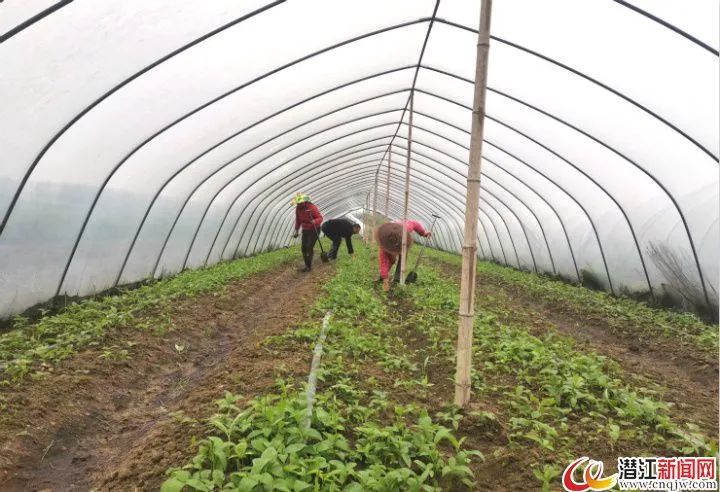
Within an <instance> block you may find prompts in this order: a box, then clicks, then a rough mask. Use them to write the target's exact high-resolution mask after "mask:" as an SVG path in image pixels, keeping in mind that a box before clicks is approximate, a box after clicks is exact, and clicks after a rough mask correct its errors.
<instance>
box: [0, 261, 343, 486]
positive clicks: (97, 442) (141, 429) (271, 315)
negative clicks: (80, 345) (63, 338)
mask: <svg viewBox="0 0 720 492" xmlns="http://www.w3.org/2000/svg"><path fill="white" fill-rule="evenodd" d="M296 268H297V267H296V265H291V264H285V265H283V266H282V267H280V268H279V269H277V270H274V271H270V272H266V273H263V274H258V275H255V276H252V277H249V278H246V279H243V280H242V281H238V282H236V283H232V284H230V285H229V286H228V288H227V290H226V291H225V292H224V293H214V294H208V295H203V296H199V297H195V298H192V299H186V300H183V301H180V302H178V303H176V304H175V305H174V306H173V307H172V308H171V314H170V327H171V328H170V330H168V331H167V332H166V333H164V334H159V333H153V332H152V331H139V330H137V329H135V328H132V327H128V328H124V329H120V330H115V331H113V332H112V333H109V334H108V336H107V338H106V339H105V340H103V341H102V343H101V345H102V347H110V346H118V347H129V348H128V350H129V357H128V358H127V360H115V361H113V360H111V359H107V358H105V359H103V358H101V357H100V355H101V354H102V352H103V349H102V347H93V348H91V349H88V350H85V351H83V352H81V353H78V354H76V355H75V356H73V357H71V358H70V359H68V360H66V361H64V362H63V363H61V364H60V365H59V366H57V367H55V368H53V372H52V373H51V374H50V375H49V376H47V377H44V378H43V379H41V380H37V381H25V382H23V383H22V384H21V385H18V386H11V387H4V388H2V389H1V390H0V395H1V396H2V397H3V398H4V399H5V401H6V402H7V404H8V407H7V409H6V411H5V412H4V413H3V415H0V490H2V491H16V490H17V491H20V490H22V491H31V490H41V491H74V490H91V489H92V490H113V491H125V490H127V491H134V490H157V489H158V487H159V485H160V484H161V483H162V481H163V480H164V478H165V471H166V470H167V468H168V467H170V466H173V465H177V464H178V463H185V462H187V461H188V460H189V459H190V458H191V457H192V456H194V454H195V453H196V446H195V444H194V443H195V440H196V439H198V438H200V437H201V436H203V435H204V433H205V431H206V427H205V424H204V423H203V421H202V420H201V419H203V418H206V417H207V416H208V415H211V414H212V413H214V410H215V406H214V401H216V400H217V399H218V398H221V397H222V396H223V394H224V392H225V391H230V392H232V393H239V394H242V395H243V396H245V397H247V398H248V399H249V398H252V397H254V396H257V395H261V394H265V393H268V392H270V391H271V390H272V389H273V387H274V381H275V379H276V377H277V376H279V375H281V374H282V375H284V376H289V375H296V376H297V377H300V378H303V377H305V376H306V374H307V370H308V368H309V363H310V358H311V353H310V351H309V350H300V349H298V350H297V351H292V350H293V349H288V351H283V349H270V348H267V347H265V346H263V345H261V344H260V342H261V341H262V340H264V339H265V338H266V337H268V336H272V335H279V334H282V333H284V332H285V331H286V330H288V329H289V328H290V327H291V326H292V325H293V324H294V323H296V322H298V321H299V320H301V319H304V318H307V312H308V310H309V307H310V306H311V305H312V303H313V300H314V298H315V296H316V295H317V294H318V292H319V289H320V288H321V286H322V283H323V280H324V279H326V278H327V277H328V276H329V275H330V274H331V273H332V271H333V268H332V267H330V266H327V265H322V264H321V263H320V262H318V265H317V268H316V269H315V270H314V271H313V272H312V273H311V274H303V273H299V272H297V270H296ZM128 342H130V345H131V346H129V344H128Z"/></svg>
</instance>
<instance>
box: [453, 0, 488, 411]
mask: <svg viewBox="0 0 720 492" xmlns="http://www.w3.org/2000/svg"><path fill="white" fill-rule="evenodd" d="M491 10H492V0H482V6H481V9H480V28H479V31H478V41H477V55H476V60H475V96H474V102H473V112H472V130H471V133H470V162H469V163H468V177H467V191H466V196H465V230H464V239H463V249H462V257H463V260H462V273H461V277H460V309H459V313H458V314H459V321H458V340H457V368H456V373H455V405H457V406H458V407H460V408H462V407H464V406H465V405H467V403H468V402H469V401H470V384H471V381H470V368H471V359H472V336H473V321H474V319H475V262H476V260H477V224H478V209H479V207H480V172H481V161H480V158H481V156H482V141H483V130H484V125H485V95H486V89H487V73H488V52H489V49H490V14H491Z"/></svg>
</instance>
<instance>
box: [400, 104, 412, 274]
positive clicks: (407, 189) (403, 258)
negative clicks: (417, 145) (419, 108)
mask: <svg viewBox="0 0 720 492" xmlns="http://www.w3.org/2000/svg"><path fill="white" fill-rule="evenodd" d="M414 100H415V91H414V90H411V91H410V114H409V117H408V150H407V163H406V164H405V201H404V204H403V220H402V226H403V227H402V249H401V252H402V255H401V258H400V285H405V270H406V269H407V252H408V247H407V240H408V232H407V227H406V226H405V222H406V221H407V220H408V206H409V204H410V153H411V152H412V129H413V102H414Z"/></svg>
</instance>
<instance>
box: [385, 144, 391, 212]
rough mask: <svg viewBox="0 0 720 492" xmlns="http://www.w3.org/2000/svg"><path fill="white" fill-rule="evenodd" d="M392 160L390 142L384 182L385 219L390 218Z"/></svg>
mask: <svg viewBox="0 0 720 492" xmlns="http://www.w3.org/2000/svg"><path fill="white" fill-rule="evenodd" d="M391 160H392V144H390V148H389V149H388V165H387V181H386V182H385V220H390V161H391Z"/></svg>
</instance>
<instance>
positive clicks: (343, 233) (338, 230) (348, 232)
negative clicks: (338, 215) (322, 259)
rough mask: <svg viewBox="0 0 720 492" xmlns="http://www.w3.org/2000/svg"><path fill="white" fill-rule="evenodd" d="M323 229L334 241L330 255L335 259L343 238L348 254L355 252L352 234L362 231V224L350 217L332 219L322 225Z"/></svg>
mask: <svg viewBox="0 0 720 492" xmlns="http://www.w3.org/2000/svg"><path fill="white" fill-rule="evenodd" d="M322 231H323V233H324V234H325V235H326V236H327V237H329V238H330V240H331V241H332V248H330V253H328V257H329V258H331V259H333V260H334V259H336V258H337V254H338V250H339V249H340V243H341V242H342V240H343V238H344V239H345V244H347V250H348V254H350V255H351V254H353V247H352V235H353V234H357V233H358V232H360V224H356V223H355V222H353V221H351V220H348V219H331V220H328V221H327V222H325V223H324V224H323V225H322Z"/></svg>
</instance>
